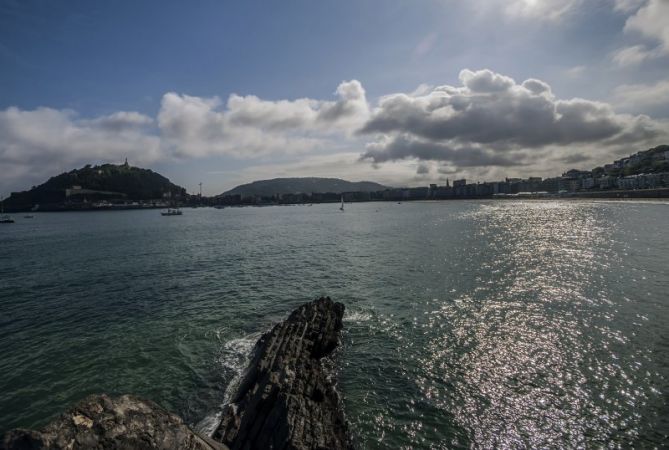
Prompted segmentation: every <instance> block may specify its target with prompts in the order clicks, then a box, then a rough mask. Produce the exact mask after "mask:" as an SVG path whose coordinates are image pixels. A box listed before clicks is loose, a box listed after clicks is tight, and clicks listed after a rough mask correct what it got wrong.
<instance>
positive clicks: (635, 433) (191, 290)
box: [0, 200, 669, 449]
mask: <svg viewBox="0 0 669 450" xmlns="http://www.w3.org/2000/svg"><path fill="white" fill-rule="evenodd" d="M338 207H339V205H334V204H316V205H313V206H281V207H279V206H276V207H263V208H226V209H222V210H217V209H213V208H199V209H185V210H184V215H183V216H175V217H162V216H161V215H160V214H159V211H157V210H144V211H114V212H82V213H76V212H72V213H36V214H34V218H32V219H27V218H23V217H22V216H21V215H18V216H17V217H15V218H16V223H15V224H9V225H0V433H3V432H5V431H7V430H9V429H11V428H15V427H33V428H34V427H40V426H43V425H44V424H46V423H47V422H48V421H49V420H50V419H52V418H54V417H55V416H56V415H58V414H59V413H61V412H62V411H63V410H65V409H66V408H67V407H69V406H71V405H72V404H73V403H75V402H76V401H78V400H79V399H81V398H83V397H84V396H85V395H87V394H91V393H101V392H105V393H109V394H123V393H132V394H136V395H139V396H142V397H146V398H149V399H151V400H154V401H156V402H157V403H159V404H160V405H162V406H164V407H165V408H167V409H169V410H171V411H173V412H175V413H177V414H179V415H181V417H183V418H184V420H185V421H186V422H187V423H189V424H190V425H192V426H193V427H194V428H196V429H199V430H201V431H203V432H206V431H207V430H211V428H212V426H213V424H215V421H216V417H217V414H218V413H219V412H220V410H221V407H222V405H223V404H224V403H225V401H226V396H227V395H229V389H228V388H229V386H230V385H231V383H234V380H235V379H236V378H237V377H238V375H239V373H240V371H241V370H242V369H243V367H244V364H245V363H246V360H247V357H248V354H249V351H250V350H251V348H252V346H253V344H254V343H255V341H256V340H257V338H258V337H259V336H260V334H262V333H263V332H264V331H267V330H268V329H269V328H270V327H271V326H272V325H273V324H274V323H276V322H277V321H280V320H282V319H283V318H285V317H286V316H287V315H288V313H289V312H290V311H291V310H293V309H294V308H295V307H297V306H298V305H300V304H302V303H304V302H307V301H310V300H312V299H314V298H316V297H318V296H322V295H326V296H330V297H331V298H333V299H334V300H336V301H340V302H343V303H344V304H345V305H346V316H345V321H344V331H343V345H342V346H341V348H340V349H339V350H338V351H337V352H336V354H335V355H334V356H333V358H334V362H335V367H336V368H337V379H338V389H339V390H340V392H341V393H342V396H343V400H344V406H345V409H346V414H347V417H348V419H349V421H350V423H351V427H352V431H353V434H354V437H355V440H356V443H357V444H358V446H359V447H361V448H370V449H377V448H378V449H380V448H471V447H473V448H491V447H516V448H520V447H532V448H539V447H544V448H545V447H593V446H603V447H627V446H636V447H653V446H657V447H661V446H663V445H667V442H668V440H667V439H668V437H667V436H668V435H669V381H668V378H669V234H668V230H669V204H667V203H666V202H644V201H638V202H609V201H560V200H554V201H444V202H409V203H407V202H404V203H402V204H397V203H391V202H388V203H357V204H350V205H346V210H345V211H344V212H341V211H339V210H338Z"/></svg>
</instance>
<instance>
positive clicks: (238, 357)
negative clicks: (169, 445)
mask: <svg viewBox="0 0 669 450" xmlns="http://www.w3.org/2000/svg"><path fill="white" fill-rule="evenodd" d="M260 335H261V333H252V334H249V335H246V336H243V337H240V338H236V339H232V340H230V341H227V342H225V343H224V344H223V346H222V347H221V353H220V355H219V357H218V363H219V364H220V365H221V366H222V368H223V370H225V371H226V372H227V371H230V372H232V373H233V375H232V378H231V379H230V382H229V383H228V386H227V387H226V388H225V392H224V393H223V403H221V405H220V407H219V408H217V409H216V411H212V412H211V413H209V414H207V415H206V416H205V417H204V418H203V419H202V420H200V421H199V422H198V424H197V425H196V426H195V428H196V430H197V431H198V432H200V433H202V434H204V435H206V436H211V435H212V434H214V431H216V428H217V427H218V425H219V423H221V416H222V415H223V411H224V410H225V407H226V405H227V404H228V403H230V398H231V397H232V394H233V393H234V392H235V391H236V390H237V387H238V386H239V382H240V381H241V378H242V375H243V373H244V369H245V368H246V366H248V363H249V358H250V356H251V350H253V346H254V345H255V343H256V342H257V341H258V339H259V338H260Z"/></svg>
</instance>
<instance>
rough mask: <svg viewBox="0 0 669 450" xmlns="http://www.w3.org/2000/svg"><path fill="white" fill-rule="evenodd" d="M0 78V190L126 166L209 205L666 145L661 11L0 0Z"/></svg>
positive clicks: (614, 1)
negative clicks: (301, 188) (223, 195)
mask: <svg viewBox="0 0 669 450" xmlns="http://www.w3.org/2000/svg"><path fill="white" fill-rule="evenodd" d="M0 67H1V68H2V70H0V173H2V176H1V177H0V192H4V193H5V195H6V194H7V191H11V190H20V189H26V188H29V187H30V186H31V185H33V184H38V183H41V182H43V181H45V179H46V178H48V176H50V175H53V174H56V173H59V172H61V171H64V170H69V169H71V168H74V167H79V166H82V165H84V164H87V163H100V162H119V161H122V160H123V158H124V157H125V156H127V157H128V158H129V160H130V162H131V163H133V164H135V165H139V166H143V167H149V168H152V169H155V170H158V171H160V172H161V173H164V174H165V175H167V176H168V177H169V178H170V179H172V180H173V181H174V182H177V183H179V184H181V185H183V186H185V187H186V188H187V189H189V190H190V191H193V192H194V191H195V190H196V188H197V183H198V182H200V181H202V182H203V183H204V189H205V191H206V192H207V193H209V194H216V193H220V192H222V191H224V190H225V189H228V188H231V187H233V186H234V185H235V184H238V183H241V182H246V181H251V180H254V179H261V178H271V177H277V176H312V175H315V176H336V177H341V178H346V179H351V180H360V179H369V180H374V181H380V182H383V183H386V184H392V185H425V184H427V183H430V182H443V181H444V180H445V178H447V177H448V178H453V177H467V178H469V179H472V180H486V179H496V178H500V177H503V176H504V175H510V176H511V175H514V176H515V175H525V176H529V175H538V176H548V175H551V174H557V173H559V172H560V171H561V170H564V169H566V168H569V167H572V166H577V167H581V168H589V167H593V166H594V165H596V164H600V163H602V162H606V161H609V160H612V159H614V158H615V157H617V156H618V155H621V154H626V153H631V152H634V151H637V150H641V149H644V148H647V147H648V146H650V145H655V144H657V143H663V142H665V143H666V142H669V140H667V136H666V134H667V130H668V127H667V118H668V117H669V106H667V105H669V77H668V75H667V74H668V73H669V70H668V69H669V2H668V1H667V0H590V1H585V0H560V1H558V0H469V1H460V0H452V1H448V0H441V1H396V0H377V1H371V0H369V1H365V0H362V1H361V0H358V1H344V0H339V1H318V2H315V1H286V2H256V1H244V2H239V1H198V2H190V3H186V2H169V1H132V2H131V1H113V2H91V1H69V2H65V1H62V2H60V1H31V0H27V1H26V0H22V1H18V0H16V1H6V0H0ZM526 80H538V81H539V82H540V83H541V84H536V83H535V84H533V83H524V82H525V81H526ZM538 86H542V87H538ZM543 86H545V87H543ZM493 112H494V114H493ZM476 130H479V131H476ZM480 130H486V131H485V133H484V132H481V131H480Z"/></svg>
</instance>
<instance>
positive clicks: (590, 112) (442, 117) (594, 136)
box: [361, 69, 666, 166]
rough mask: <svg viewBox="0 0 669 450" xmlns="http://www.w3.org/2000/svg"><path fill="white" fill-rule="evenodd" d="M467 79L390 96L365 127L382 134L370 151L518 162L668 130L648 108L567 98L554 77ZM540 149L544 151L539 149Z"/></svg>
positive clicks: (644, 139) (476, 162)
mask: <svg viewBox="0 0 669 450" xmlns="http://www.w3.org/2000/svg"><path fill="white" fill-rule="evenodd" d="M460 82H461V83H462V85H461V86H449V85H444V86H439V87H436V88H434V89H432V90H431V91H430V92H428V93H426V94H423V95H409V94H393V95H389V96H386V97H384V98H382V99H381V100H380V102H379V105H378V107H377V108H375V109H374V110H373V112H372V116H371V118H370V120H369V121H368V122H367V123H366V124H365V126H364V127H363V128H362V130H361V133H363V134H366V135H372V136H376V137H377V139H376V140H375V141H374V142H372V143H369V144H368V145H367V150H366V152H365V153H364V155H363V158H365V159H369V160H372V161H373V162H375V163H380V162H385V161H390V160H398V159H404V158H415V159H419V160H442V161H448V162H451V163H454V164H456V166H512V165H527V164H529V163H531V162H532V159H533V153H535V154H536V153H543V152H546V150H550V152H551V153H555V152H558V153H559V152H560V149H561V148H562V149H563V150H564V151H568V150H569V149H571V148H573V147H574V146H578V147H580V148H582V149H583V151H587V148H588V147H591V146H594V145H596V146H598V147H604V148H610V147H613V146H620V145H630V146H639V145H641V146H643V145H645V144H647V143H650V142H653V141H655V140H657V139H658V138H660V137H664V136H665V135H666V134H665V131H664V129H663V127H662V126H661V125H660V124H658V123H657V122H655V121H653V120H652V119H650V118H649V117H647V116H643V115H638V116H632V115H626V114H618V113H616V112H615V111H614V110H613V108H612V107H611V106H610V105H608V104H606V103H601V102H594V101H589V100H585V99H579V98H575V99H567V100H562V99H558V98H556V97H555V95H554V94H553V93H552V91H551V88H550V86H549V85H548V84H546V83H545V82H543V81H541V80H536V79H527V80H525V81H523V82H522V83H517V82H516V81H514V80H513V79H512V78H510V77H507V76H504V75H501V74H498V73H495V72H492V71H490V70H479V71H471V70H466V69H465V70H463V71H462V72H460ZM534 157H536V155H534Z"/></svg>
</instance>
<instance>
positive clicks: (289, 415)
mask: <svg viewBox="0 0 669 450" xmlns="http://www.w3.org/2000/svg"><path fill="white" fill-rule="evenodd" d="M343 316H344V305H343V304H341V303H336V302H333V301H332V300H331V299H330V298H329V297H322V298H319V299H317V300H314V301H313V302H310V303H306V304H304V305H302V306H300V307H299V308H297V309H296V310H295V311H293V312H292V313H291V314H290V316H289V317H288V318H287V319H286V320H284V321H283V322H281V323H279V324H277V325H275V326H274V328H272V330H271V331H269V332H267V333H265V334H264V335H263V336H262V337H261V338H260V339H259V340H258V342H257V343H256V345H255V348H254V350H253V353H252V356H251V362H250V364H249V366H248V368H247V369H246V372H245V374H244V376H243V377H242V380H241V383H240V384H239V387H238V389H237V392H236V393H235V395H233V396H232V400H231V402H230V404H229V405H227V406H226V408H225V411H223V417H222V420H221V423H220V424H219V426H218V427H217V428H216V430H215V432H214V434H213V436H212V437H207V436H200V435H198V434H197V433H196V432H195V431H193V430H191V429H190V428H189V427H188V426H187V425H186V424H184V423H183V421H182V420H181V419H180V418H179V417H178V416H176V415H174V414H172V413H170V412H168V411H166V410H164V409H163V408H161V407H160V406H158V405H157V404H155V403H153V402H151V401H148V400H143V399H140V398H137V397H134V396H130V395H124V396H120V397H116V398H111V397H108V396H107V395H104V394H103V395H93V396H89V397H87V398H85V399H84V400H82V401H81V402H79V403H78V404H77V405H76V406H74V407H73V408H71V409H70V410H68V411H67V412H66V413H64V414H62V415H61V416H59V417H58V418H57V419H55V420H54V421H52V422H51V423H49V424H48V425H47V426H46V427H44V428H42V429H41V430H39V431H35V430H26V429H16V430H11V431H9V432H8V433H6V434H5V436H3V438H2V440H1V441H0V450H5V449H6V450H10V449H11V450H17V449H89V448H96V449H139V448H153V449H175V448H179V449H189V450H190V449H192V450H223V449H232V450H235V449H265V448H272V449H277V450H279V449H335V450H336V449H351V448H353V444H352V441H351V436H350V432H349V428H348V424H347V422H346V419H345V416H344V412H343V408H342V404H341V400H340V398H339V394H338V393H337V391H336V389H335V387H334V384H333V382H332V380H331V379H330V377H329V376H328V374H327V372H326V370H325V368H324V366H323V362H322V359H323V358H324V357H326V356H328V355H330V354H331V353H332V352H333V351H334V349H335V348H336V347H337V346H338V345H339V341H340V334H341V329H342V319H343Z"/></svg>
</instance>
